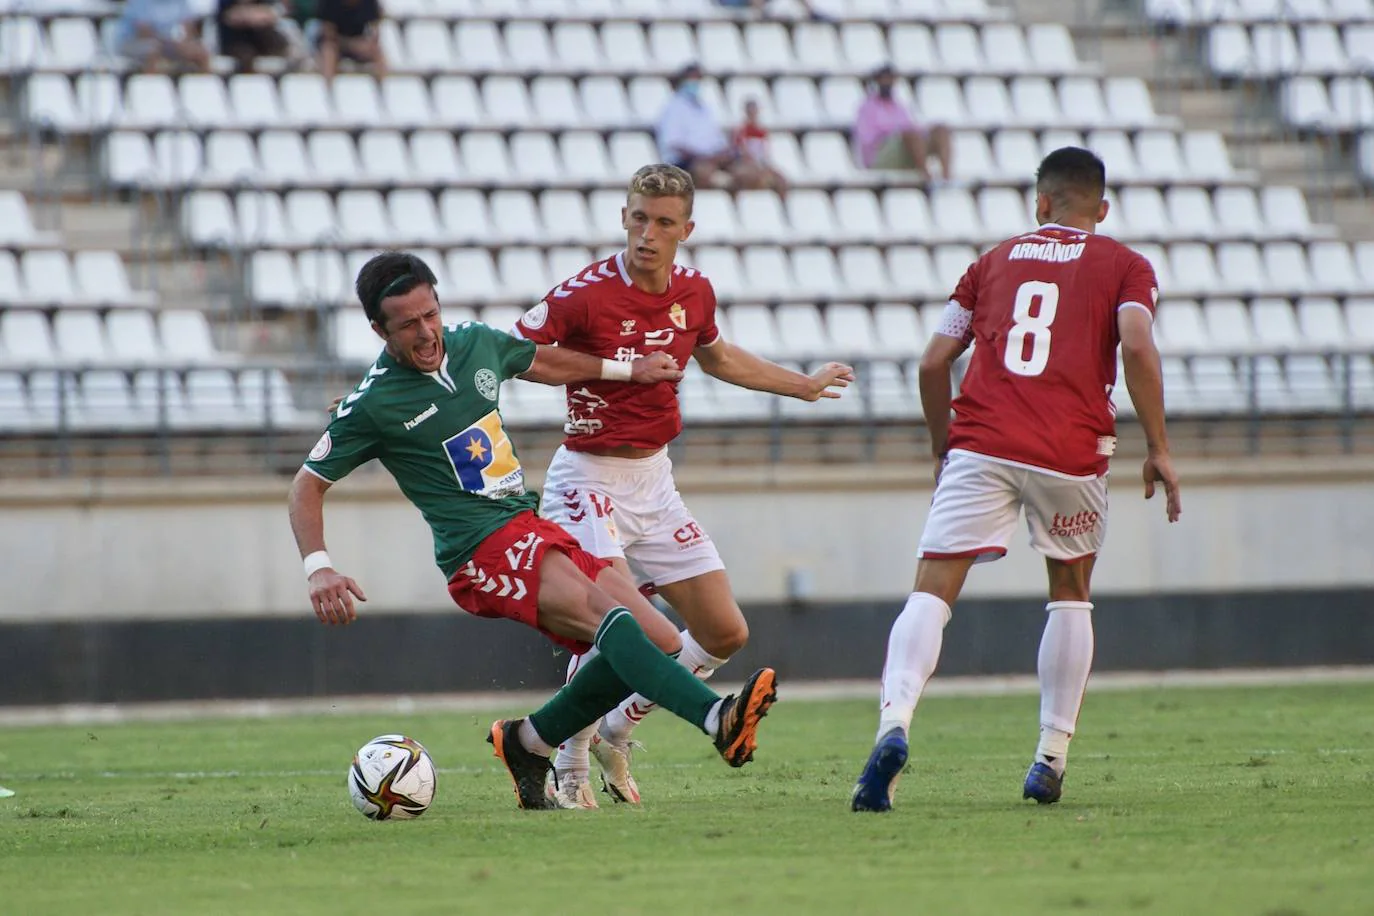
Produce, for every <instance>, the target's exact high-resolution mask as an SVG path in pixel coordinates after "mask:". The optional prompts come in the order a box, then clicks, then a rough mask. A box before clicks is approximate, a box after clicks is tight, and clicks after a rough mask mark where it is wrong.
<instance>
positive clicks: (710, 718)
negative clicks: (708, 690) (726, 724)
mask: <svg viewBox="0 0 1374 916" xmlns="http://www.w3.org/2000/svg"><path fill="white" fill-rule="evenodd" d="M724 707H725V700H723V699H721V700H716V701H715V702H714V703H712V704H711V708H710V709H709V710H708V711H707V713H706V721H705V722H704V723H702V726H701V727H702V728H703V729H704V730H705V731H706V734H708V735H710V736H711V737H712V738H714V737H716V736H717V735H718V734H720V711H721V710H722V709H723V708H724Z"/></svg>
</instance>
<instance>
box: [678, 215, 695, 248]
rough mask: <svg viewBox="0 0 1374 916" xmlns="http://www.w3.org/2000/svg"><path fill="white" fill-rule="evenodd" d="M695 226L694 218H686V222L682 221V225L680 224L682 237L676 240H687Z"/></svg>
mask: <svg viewBox="0 0 1374 916" xmlns="http://www.w3.org/2000/svg"><path fill="white" fill-rule="evenodd" d="M696 227H697V223H696V220H692V219H689V220H687V222H686V223H684V224H683V226H682V238H680V239H678V241H679V242H685V241H687V239H689V238H691V236H692V230H693V229H695V228H696Z"/></svg>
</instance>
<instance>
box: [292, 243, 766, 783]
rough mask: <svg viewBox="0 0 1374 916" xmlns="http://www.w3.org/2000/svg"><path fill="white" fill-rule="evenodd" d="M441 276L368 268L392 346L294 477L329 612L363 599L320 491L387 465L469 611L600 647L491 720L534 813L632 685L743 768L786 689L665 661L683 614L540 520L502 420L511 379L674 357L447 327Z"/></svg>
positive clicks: (378, 263) (372, 315)
mask: <svg viewBox="0 0 1374 916" xmlns="http://www.w3.org/2000/svg"><path fill="white" fill-rule="evenodd" d="M435 283H436V280H435V276H434V273H433V271H431V270H430V268H429V266H428V265H426V264H425V263H424V261H422V260H420V259H419V258H417V257H415V256H414V255H411V254H405V253H401V252H388V253H385V254H380V255H377V256H376V257H374V258H373V259H372V260H370V261H368V262H367V263H366V264H365V265H363V268H362V270H361V271H359V273H358V279H357V293H358V298H359V300H361V301H362V303H363V309H364V311H365V313H366V315H367V318H368V320H369V322H370V323H371V325H372V329H373V330H374V331H375V332H376V334H377V336H378V337H379V338H381V340H382V341H384V342H385V349H384V351H383V352H382V354H381V355H380V356H379V357H378V358H377V361H376V363H374V364H373V366H372V367H371V368H370V369H369V370H368V372H367V375H366V376H365V377H364V378H363V380H362V381H361V382H360V383H359V384H358V387H357V388H355V389H354V390H353V392H352V393H350V394H349V395H348V396H347V397H345V398H344V399H343V400H342V401H340V402H339V404H338V406H337V407H336V408H335V409H334V415H333V418H332V420H331V421H330V423H329V427H328V429H326V431H325V433H324V435H323V436H321V437H320V440H319V442H317V443H316V445H315V447H314V449H312V450H311V452H310V456H309V458H308V459H307V460H306V462H305V464H304V466H303V467H302V468H301V470H300V472H299V473H297V474H296V477H295V480H294V481H292V484H291V494H290V516H291V529H292V532H293V533H294V534H295V536H296V544H297V546H298V547H299V548H300V552H301V556H302V558H303V562H304V566H305V575H306V578H307V580H308V582H309V586H310V602H311V604H312V605H313V607H314V609H315V614H316V616H317V617H319V619H320V620H321V621H322V622H323V623H326V624H330V625H337V624H347V623H349V622H350V621H352V620H353V619H355V617H356V608H355V604H354V599H355V598H357V599H359V600H364V601H365V600H366V597H365V596H364V594H363V591H362V589H361V588H360V587H359V585H358V583H356V582H355V581H354V580H353V579H351V578H349V577H347V576H345V575H343V574H342V573H340V572H338V571H337V570H336V569H335V568H334V564H333V561H332V560H330V558H329V555H328V554H327V553H326V552H325V542H324V494H325V492H326V491H327V490H328V489H329V487H330V486H332V485H333V484H334V483H335V482H336V481H338V480H339V479H340V478H342V477H343V476H345V475H346V474H348V473H349V472H350V471H352V470H353V469H354V468H356V467H358V466H359V465H361V464H363V463H364V462H366V461H368V460H369V459H372V458H376V459H378V460H379V461H380V462H381V463H382V465H383V467H385V468H386V469H387V470H388V471H389V472H390V473H391V475H392V476H393V477H394V478H395V479H396V483H397V485H398V486H399V487H400V489H401V492H402V493H403V494H404V495H405V497H406V498H407V499H408V500H410V502H411V503H412V504H414V505H415V507H416V508H417V509H419V510H420V514H421V515H422V516H423V517H424V519H425V521H426V522H427V523H428V524H429V527H430V530H431V531H432V532H433V535H434V552H435V561H436V562H437V563H438V565H439V568H440V569H441V570H443V572H444V575H445V576H446V577H447V578H448V581H449V585H448V591H449V594H450V595H451V596H452V598H453V600H454V602H455V603H456V604H457V605H458V606H459V607H461V608H463V609H464V610H466V611H468V612H469V613H471V614H475V615H477V616H480V617H504V618H508V619H512V620H518V621H520V622H521V623H524V624H527V625H529V626H532V627H535V628H536V629H538V630H540V631H541V632H543V633H544V634H546V635H547V636H549V637H550V638H551V639H553V640H554V641H555V642H558V643H560V644H562V645H565V646H568V647H569V648H571V649H573V650H574V651H578V652H585V651H586V650H587V648H589V647H590V646H592V645H595V646H596V647H597V648H598V649H599V650H600V654H599V655H598V656H597V657H596V658H594V659H593V660H592V661H591V662H588V663H587V664H585V665H583V666H582V668H581V669H580V670H579V672H578V674H577V676H576V677H574V678H573V679H572V680H571V681H569V683H568V684H567V686H565V687H564V688H563V689H562V690H560V691H559V692H558V693H557V694H556V695H555V696H554V698H553V699H552V700H550V701H549V702H548V703H547V704H545V705H544V706H543V707H542V708H541V709H539V710H538V711H537V712H535V713H533V714H532V715H530V716H528V717H527V718H523V719H514V720H509V721H501V720H498V721H497V722H495V723H493V725H492V727H491V730H490V732H489V734H488V736H487V740H488V741H489V742H491V744H492V745H493V746H494V747H495V751H496V756H497V757H498V758H500V759H501V761H502V762H503V763H504V764H505V766H506V768H507V770H509V772H510V775H511V779H512V781H513V782H514V784H515V793H516V798H517V800H518V802H519V804H520V806H521V807H523V808H550V807H554V805H553V803H552V802H551V801H549V800H548V799H547V798H546V797H545V795H544V781H545V776H546V775H547V773H548V771H549V769H550V763H549V755H550V754H551V753H552V750H553V748H555V747H557V746H558V744H559V743H561V742H562V741H564V740H566V739H567V738H569V737H571V736H572V735H574V734H576V733H577V732H578V731H580V730H582V729H583V728H584V727H586V726H587V725H589V724H591V723H593V722H596V721H597V720H598V719H600V717H601V716H603V715H604V714H605V713H607V712H609V711H610V710H612V709H614V708H615V707H616V706H617V705H618V704H619V703H620V702H621V701H622V700H624V699H625V698H626V697H628V696H630V695H631V694H633V693H636V692H638V693H640V694H643V695H644V696H646V697H648V698H650V699H651V700H653V701H654V702H657V703H659V704H660V705H662V706H663V707H664V708H665V709H668V710H669V711H671V712H673V713H675V714H677V715H678V716H680V717H681V718H683V719H686V720H687V721H689V722H691V723H692V724H694V725H696V726H697V727H698V728H700V729H701V730H702V731H704V732H705V733H706V734H707V735H709V736H711V738H712V739H713V741H714V743H715V746H716V749H717V750H718V751H719V752H720V754H721V756H722V757H724V758H725V760H726V762H728V763H729V764H730V765H731V766H736V767H738V766H743V765H744V764H745V763H747V762H749V760H750V759H752V757H753V751H754V749H755V747H756V743H757V742H756V733H757V729H758V724H759V721H760V720H761V719H762V718H763V716H765V715H766V714H767V712H768V709H769V707H770V706H771V705H772V703H773V701H774V699H775V698H776V690H775V683H776V677H775V674H774V672H773V671H772V669H769V668H763V669H760V670H759V671H757V672H755V673H754V675H753V676H752V677H750V679H749V680H748V681H747V682H746V683H745V687H744V690H743V691H742V692H741V693H740V695H739V696H738V697H736V696H730V697H724V698H722V697H720V696H718V695H717V694H716V693H715V692H714V691H712V690H711V689H710V688H708V687H707V686H706V685H705V684H703V683H702V682H701V681H698V680H697V679H696V678H695V677H693V676H692V675H691V674H690V673H689V672H688V671H687V670H686V669H685V668H683V667H681V666H680V665H678V664H677V663H676V662H674V661H673V659H672V658H670V657H669V656H668V655H666V654H664V652H663V650H661V649H659V648H658V647H657V646H656V645H655V642H658V643H659V644H660V645H663V644H667V645H672V644H673V639H674V638H675V637H676V635H677V634H676V632H675V631H674V630H673V628H672V626H671V624H669V623H668V621H667V620H666V619H665V618H663V617H662V615H661V614H659V613H658V611H657V610H655V609H654V607H653V606H652V605H651V604H649V602H648V601H647V600H646V599H645V598H644V597H643V596H641V595H640V594H639V592H638V591H637V590H636V588H635V586H634V584H633V583H632V582H631V581H630V580H629V579H628V578H626V577H625V576H624V575H622V574H621V573H620V572H618V571H617V570H615V569H614V568H612V567H611V566H610V564H609V563H607V562H606V561H605V560H601V559H598V558H597V557H594V556H592V555H591V554H589V553H587V552H586V551H584V550H582V548H581V546H580V545H579V544H578V543H577V541H576V540H574V539H573V538H572V536H571V535H568V534H567V533H566V532H564V531H563V529H562V528H560V527H559V526H557V525H555V524H554V523H552V522H549V521H546V520H544V519H541V518H539V517H538V516H537V515H536V514H535V511H534V510H535V509H536V508H537V505H538V499H537V497H536V496H535V495H534V494H531V493H528V492H526V490H525V484H524V473H523V471H522V470H521V467H520V460H519V458H518V457H517V455H516V451H515V447H514V445H513V444H512V443H511V441H510V438H509V436H508V435H507V434H506V432H505V430H504V428H503V426H502V423H501V412H500V409H499V399H500V387H501V383H502V382H503V381H505V380H506V379H509V378H514V377H517V376H518V377H520V378H523V379H528V380H530V381H535V382H542V383H544V384H548V385H565V384H567V383H569V382H575V381H581V380H588V379H594V378H606V379H617V380H620V381H628V382H635V383H639V384H654V383H657V382H660V381H676V380H677V379H679V378H681V377H682V373H681V372H680V371H679V370H678V367H677V364H676V362H675V361H674V360H673V359H672V357H670V356H668V355H667V354H662V353H656V354H653V355H651V356H648V357H644V358H641V359H635V360H633V361H630V362H618V361H615V360H607V359H601V358H598V357H594V356H590V355H588V354H585V353H579V352H576V351H574V350H568V349H566V348H562V347H552V346H538V345H535V344H533V343H531V342H529V341H524V340H519V339H517V338H514V337H511V336H510V335H508V334H506V333H504V332H503V331H497V330H495V329H492V328H488V327H487V326H486V325H482V324H479V323H476V322H467V323H464V324H461V325H458V326H455V327H445V326H444V325H443V323H442V319H441V317H440V307H439V299H438V295H437V293H436V290H435ZM641 622H642V623H643V626H642V625H641ZM646 627H647V628H649V629H650V631H651V633H652V636H653V640H652V641H651V638H650V635H646V632H645V628H646Z"/></svg>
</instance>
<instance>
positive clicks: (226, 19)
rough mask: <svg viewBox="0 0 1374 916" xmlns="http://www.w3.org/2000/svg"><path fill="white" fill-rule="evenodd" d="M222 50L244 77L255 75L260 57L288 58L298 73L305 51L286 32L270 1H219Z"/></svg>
mask: <svg viewBox="0 0 1374 916" xmlns="http://www.w3.org/2000/svg"><path fill="white" fill-rule="evenodd" d="M215 24H216V26H217V31H218V32H219V50H220V53H221V54H225V55H227V56H229V57H232V58H233V59H234V64H235V67H236V68H237V69H238V72H240V73H252V72H253V66H254V63H255V61H256V60H257V59H258V58H259V57H285V58H288V59H289V60H290V61H291V68H292V69H293V70H294V69H298V68H299V66H300V63H301V57H302V54H301V51H300V48H299V46H298V45H296V43H295V42H293V41H292V40H291V38H290V37H289V36H288V35H287V34H286V32H284V31H283V30H282V27H281V17H280V16H279V15H278V13H277V8H276V6H275V5H274V4H273V3H271V2H270V0H219V10H218V12H217V13H216V16H215Z"/></svg>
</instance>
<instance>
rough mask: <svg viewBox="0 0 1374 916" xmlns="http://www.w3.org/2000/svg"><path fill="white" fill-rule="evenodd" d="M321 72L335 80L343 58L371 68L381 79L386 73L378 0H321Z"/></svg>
mask: <svg viewBox="0 0 1374 916" xmlns="http://www.w3.org/2000/svg"><path fill="white" fill-rule="evenodd" d="M317 10H318V11H317V14H316V15H317V16H318V17H319V21H320V73H322V74H323V75H324V78H325V79H333V78H334V74H335V73H337V72H339V61H340V60H351V61H353V62H354V63H357V64H361V65H362V66H364V67H371V69H372V72H373V74H374V75H376V77H377V78H378V79H381V78H382V77H383V76H386V55H385V54H383V53H382V39H381V34H380V28H381V24H382V5H381V3H380V2H378V0H319V6H318V8H317Z"/></svg>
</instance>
